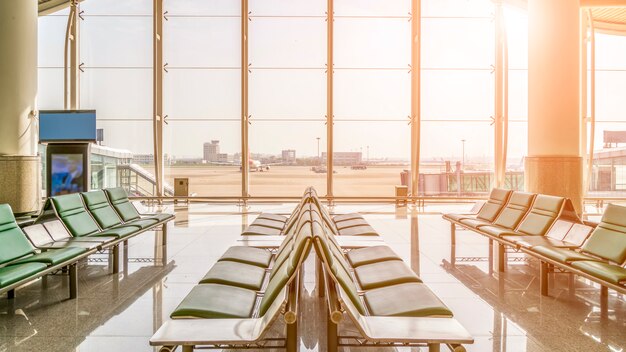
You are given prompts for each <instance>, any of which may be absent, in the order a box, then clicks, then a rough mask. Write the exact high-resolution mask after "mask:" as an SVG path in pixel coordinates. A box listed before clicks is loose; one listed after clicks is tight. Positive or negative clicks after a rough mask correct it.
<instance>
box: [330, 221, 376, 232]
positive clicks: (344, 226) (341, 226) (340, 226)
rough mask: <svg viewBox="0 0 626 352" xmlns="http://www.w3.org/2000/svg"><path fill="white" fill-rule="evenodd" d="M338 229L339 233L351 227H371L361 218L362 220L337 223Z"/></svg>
mask: <svg viewBox="0 0 626 352" xmlns="http://www.w3.org/2000/svg"><path fill="white" fill-rule="evenodd" d="M335 224H336V227H337V229H338V230H339V231H341V230H343V229H347V228H350V227H354V226H364V225H369V224H368V222H367V220H365V219H363V218H361V219H352V220H346V221H340V222H336V223H335Z"/></svg>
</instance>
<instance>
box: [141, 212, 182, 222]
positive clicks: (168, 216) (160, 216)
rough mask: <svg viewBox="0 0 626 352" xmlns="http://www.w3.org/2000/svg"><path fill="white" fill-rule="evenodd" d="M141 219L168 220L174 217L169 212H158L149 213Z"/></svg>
mask: <svg viewBox="0 0 626 352" xmlns="http://www.w3.org/2000/svg"><path fill="white" fill-rule="evenodd" d="M142 219H155V220H157V221H158V222H162V221H169V220H172V219H174V214H170V213H158V214H149V215H145V216H143V217H142Z"/></svg>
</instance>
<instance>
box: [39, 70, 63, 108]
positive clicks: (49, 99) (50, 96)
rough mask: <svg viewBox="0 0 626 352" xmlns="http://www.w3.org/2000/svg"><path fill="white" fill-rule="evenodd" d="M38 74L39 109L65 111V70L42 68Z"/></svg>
mask: <svg viewBox="0 0 626 352" xmlns="http://www.w3.org/2000/svg"><path fill="white" fill-rule="evenodd" d="M37 72H38V76H37V84H38V87H37V108H38V109H39V110H58V109H63V105H64V104H63V99H64V97H63V69H62V68H40V69H39V70H37Z"/></svg>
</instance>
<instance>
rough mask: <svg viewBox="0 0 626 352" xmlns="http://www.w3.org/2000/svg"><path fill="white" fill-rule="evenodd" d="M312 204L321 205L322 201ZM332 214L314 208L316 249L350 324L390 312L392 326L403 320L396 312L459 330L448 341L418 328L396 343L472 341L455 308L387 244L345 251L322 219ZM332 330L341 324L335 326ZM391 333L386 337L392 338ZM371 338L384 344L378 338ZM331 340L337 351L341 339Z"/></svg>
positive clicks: (331, 347) (456, 343) (435, 344)
mask: <svg viewBox="0 0 626 352" xmlns="http://www.w3.org/2000/svg"><path fill="white" fill-rule="evenodd" d="M314 204H317V205H320V203H319V201H316V202H314ZM328 216H329V214H328V212H327V210H326V208H325V207H322V206H318V207H315V208H314V210H313V211H312V221H313V236H314V237H313V238H314V248H315V250H316V252H317V256H318V257H319V258H320V259H321V262H322V264H323V269H324V272H325V273H326V275H325V278H326V280H327V281H328V283H327V285H326V287H329V288H333V287H335V288H337V287H338V288H339V289H338V290H337V291H338V294H339V297H342V298H345V300H343V301H342V304H343V305H344V306H345V309H341V310H345V311H346V312H348V314H349V315H350V316H351V318H352V323H354V324H356V325H357V326H359V325H361V324H363V322H364V320H363V318H364V317H377V318H380V317H387V318H389V320H388V324H389V325H391V326H394V325H396V324H394V322H395V323H399V321H394V320H393V319H392V318H394V317H403V318H406V317H409V318H442V320H437V321H436V322H437V323H439V324H441V323H443V324H445V326H446V328H444V329H443V331H446V332H450V331H454V332H455V333H454V334H452V333H450V334H451V335H454V336H452V337H450V338H448V339H443V340H445V341H436V338H435V336H438V337H441V336H442V335H441V334H440V333H441V332H442V331H437V328H433V327H432V326H431V330H429V331H428V332H424V331H422V332H420V333H417V334H419V337H418V335H415V336H413V337H411V338H397V339H396V340H395V341H393V342H395V343H398V344H404V345H407V346H408V345H420V344H421V343H423V344H427V345H429V347H432V348H433V350H437V348H438V345H439V342H444V343H446V344H450V345H453V348H455V350H456V351H461V350H463V347H462V346H461V344H463V343H472V342H473V339H472V337H471V336H470V335H469V333H467V331H465V329H464V328H463V327H462V326H461V325H460V324H459V323H458V322H457V321H456V320H454V319H453V313H452V311H451V310H450V309H449V308H448V307H447V306H446V305H445V304H444V303H443V302H442V301H441V300H440V299H439V298H438V297H437V296H436V295H435V294H434V293H433V292H432V291H431V290H430V289H429V288H428V286H427V285H426V284H424V283H423V282H422V280H421V279H420V278H419V277H418V276H417V275H416V274H415V272H413V271H412V270H411V268H409V267H408V266H407V265H406V264H405V263H404V261H403V260H402V259H401V258H400V257H399V256H398V255H397V254H396V253H395V252H394V251H393V250H392V249H391V248H390V247H389V246H387V245H372V246H369V247H364V248H356V249H351V250H347V251H346V250H345V249H343V248H342V247H341V246H340V245H339V243H338V242H337V240H336V239H335V234H334V232H333V231H332V228H331V227H330V226H328V222H327V221H325V220H324V218H327V217H328ZM345 221H350V220H345ZM336 295H337V293H335V294H328V295H327V297H328V299H332V297H335V296H336ZM331 318H332V317H331ZM331 320H332V319H331ZM334 329H335V330H336V329H337V327H336V326H334ZM398 329H400V328H399V327H398ZM359 330H360V331H362V332H363V333H366V332H367V331H369V330H370V329H369V328H368V327H365V326H361V328H360V329H359ZM429 333H430V335H429ZM329 335H330V334H329ZM333 335H334V334H333ZM393 336H394V335H389V336H386V338H387V339H388V340H394V338H393ZM378 338H380V337H378ZM363 339H365V340H368V336H363ZM369 339H370V340H371V337H369ZM372 342H374V343H380V341H378V340H376V341H372ZM327 343H328V351H336V350H337V347H338V339H336V338H333V336H328V339H327ZM431 345H432V346H431Z"/></svg>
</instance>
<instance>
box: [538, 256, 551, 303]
mask: <svg viewBox="0 0 626 352" xmlns="http://www.w3.org/2000/svg"><path fill="white" fill-rule="evenodd" d="M548 272H549V270H548V263H546V262H541V264H540V266H539V289H540V291H541V295H542V296H548V284H549V280H548Z"/></svg>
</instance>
